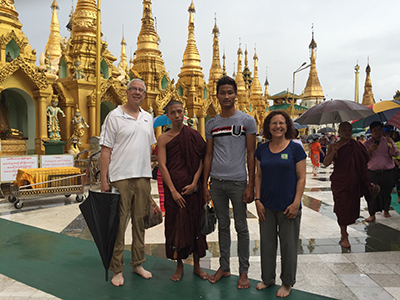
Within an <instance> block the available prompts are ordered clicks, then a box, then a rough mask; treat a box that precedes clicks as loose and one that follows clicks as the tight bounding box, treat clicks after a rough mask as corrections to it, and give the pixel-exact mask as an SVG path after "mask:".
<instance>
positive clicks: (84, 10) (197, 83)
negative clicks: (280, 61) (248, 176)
mask: <svg viewBox="0 0 400 300" xmlns="http://www.w3.org/2000/svg"><path fill="white" fill-rule="evenodd" d="M49 2H51V18H50V16H49V20H50V35H49V38H48V42H47V45H46V47H45V53H42V54H41V55H40V57H39V64H38V66H37V65H36V60H37V57H36V52H35V50H32V48H31V46H30V45H29V42H28V39H27V38H26V37H25V35H24V33H23V32H22V30H21V28H22V24H21V23H20V22H19V20H18V13H17V12H16V11H15V7H14V5H13V3H14V1H12V0H9V1H5V0H3V1H1V0H0V11H1V14H0V21H1V22H0V45H1V51H0V92H1V101H0V105H1V108H2V109H1V119H0V125H1V126H3V127H4V126H6V127H7V126H8V127H9V128H14V129H16V130H19V131H20V132H22V133H23V137H24V139H25V140H26V145H27V149H28V150H27V152H28V153H36V154H43V153H44V147H43V144H42V141H46V140H48V139H49V138H48V124H47V116H46V109H47V107H49V106H50V105H51V101H52V99H53V100H54V99H56V100H58V106H59V107H60V108H61V109H62V111H63V112H64V113H65V117H62V116H61V115H60V116H59V125H60V135H61V140H62V141H65V142H67V143H68V145H67V148H66V149H65V150H67V149H68V147H69V146H70V144H71V141H72V138H73V133H74V128H73V126H72V125H71V122H72V123H73V120H74V116H75V115H76V114H78V113H79V114H80V116H82V117H83V118H84V120H85V121H86V122H87V124H88V125H89V127H88V128H84V134H83V136H82V137H81V138H80V142H81V146H80V147H81V149H82V150H83V149H89V148H90V138H91V137H93V136H97V135H98V134H99V132H100V128H98V127H97V122H96V119H98V116H99V115H100V120H101V122H100V124H102V121H103V120H104V118H105V117H106V115H107V114H108V113H109V112H110V111H111V110H112V109H114V108H115V107H116V106H117V105H121V104H124V103H125V102H126V91H125V90H126V84H127V83H128V82H129V80H131V79H133V78H140V79H142V80H143V81H144V82H145V84H146V87H147V91H146V98H145V101H144V102H143V104H142V108H143V109H145V110H147V111H148V112H150V113H151V114H152V115H153V116H154V117H157V116H160V115H162V114H164V113H165V106H166V105H167V103H168V102H169V101H170V100H172V99H174V100H178V101H180V102H182V103H183V106H184V109H185V111H186V112H187V118H188V123H189V124H190V125H191V126H192V127H194V128H196V129H197V130H198V131H199V132H200V133H201V134H202V135H203V136H204V134H205V123H206V121H207V120H208V119H209V118H212V117H214V116H216V115H217V114H218V113H219V112H220V106H219V103H218V99H217V92H216V83H217V81H218V79H219V78H220V77H221V76H223V75H226V66H225V58H226V57H225V53H224V54H223V56H222V59H223V66H222V68H221V61H220V49H219V35H220V31H219V28H218V26H217V20H216V19H215V24H214V27H213V29H212V34H213V41H212V64H211V66H210V69H209V78H208V83H207V82H206V81H205V79H204V77H205V76H204V73H203V68H202V66H201V60H200V53H199V51H198V49H197V46H196V39H195V18H194V14H195V12H196V10H195V5H194V3H193V1H191V3H190V6H189V8H188V13H189V21H188V39H187V44H186V48H185V51H184V54H183V58H182V66H181V71H180V73H179V75H178V77H179V79H178V81H177V82H174V80H171V79H170V76H169V74H168V73H167V72H166V68H165V66H164V61H163V59H162V53H161V51H160V50H159V42H160V37H159V36H158V33H157V32H156V30H155V21H154V18H153V13H152V1H151V0H143V1H142V8H143V14H142V19H141V30H140V32H139V35H138V37H137V48H136V50H135V51H134V56H133V57H132V58H130V61H129V62H128V61H127V59H128V58H127V54H126V42H125V37H124V35H123V34H122V40H121V54H120V61H119V62H118V63H117V58H116V57H114V56H113V55H112V54H111V53H110V51H109V50H108V49H107V48H108V45H107V43H106V42H105V41H101V48H100V61H101V63H100V72H101V78H100V89H99V95H100V103H101V104H100V111H98V103H97V92H96V63H95V62H96V57H97V52H96V31H97V6H96V1H95V0H77V3H76V6H75V8H74V10H72V11H71V14H70V21H69V24H68V26H67V27H68V28H69V29H70V36H69V37H68V38H61V35H60V26H59V24H58V16H57V10H58V9H59V6H58V3H57V1H56V0H49ZM314 44H315V42H314V40H313V41H312V45H313V47H311V45H310V49H312V54H311V62H312V64H313V66H312V67H311V70H310V78H311V79H310V78H309V82H308V83H307V87H306V90H305V93H304V95H302V96H297V95H294V97H293V95H291V94H290V93H289V92H286V93H284V92H283V93H279V94H277V95H273V96H271V95H269V93H268V83H267V82H266V85H265V92H264V94H263V90H262V86H261V84H260V80H259V72H258V56H257V54H256V53H254V57H253V60H254V68H253V76H252V72H251V70H250V67H249V62H248V51H247V49H245V52H244V57H243V51H242V46H241V44H239V48H238V50H237V68H235V74H234V76H233V77H234V79H235V81H236V83H237V86H238V93H237V101H236V107H237V109H239V110H241V111H243V112H246V113H248V114H249V115H251V116H253V117H254V118H255V119H256V122H257V126H258V131H260V130H261V127H262V123H263V120H264V118H265V117H266V115H267V114H268V111H269V110H274V109H278V108H279V109H286V110H288V108H287V107H286V108H285V107H282V106H281V105H290V103H291V101H292V99H293V98H294V100H296V101H297V100H298V99H301V98H304V100H306V97H307V100H308V99H315V100H317V101H318V100H319V99H320V98H321V97H323V94H322V88H321V87H320V85H319V81H318V77H317V75H316V68H315V53H314V48H315V47H316V44H315V47H314ZM243 63H244V65H243ZM321 95H322V96H321ZM271 99H272V100H273V101H274V105H273V106H271V107H269V100H271ZM17 108H18V109H17ZM295 108H296V114H297V115H299V114H301V113H303V112H304V111H305V110H306V108H304V107H301V106H298V105H296V106H295ZM155 131H156V136H157V137H158V136H159V135H160V134H161V127H158V128H156V129H155Z"/></svg>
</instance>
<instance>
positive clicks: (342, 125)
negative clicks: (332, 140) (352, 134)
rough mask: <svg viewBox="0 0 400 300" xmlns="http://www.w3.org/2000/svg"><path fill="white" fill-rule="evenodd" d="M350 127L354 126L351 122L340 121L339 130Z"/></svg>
mask: <svg viewBox="0 0 400 300" xmlns="http://www.w3.org/2000/svg"><path fill="white" fill-rule="evenodd" d="M349 127H352V126H351V124H350V123H349V122H342V123H340V125H339V130H340V129H341V128H349Z"/></svg>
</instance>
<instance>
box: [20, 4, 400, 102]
mask: <svg viewBox="0 0 400 300" xmlns="http://www.w3.org/2000/svg"><path fill="white" fill-rule="evenodd" d="M52 2H53V0H34V1H33V0H15V8H16V10H17V12H18V13H19V21H20V22H21V23H22V24H23V27H22V30H23V31H24V33H25V35H26V36H27V38H28V39H29V42H30V44H31V45H32V48H35V49H36V51H37V52H38V55H37V58H39V54H40V52H41V51H44V48H45V46H46V43H47V40H48V36H49V33H50V21H51V9H50V5H51V3H52ZM57 2H58V4H59V6H60V10H59V11H58V18H59V21H60V31H61V36H62V37H65V36H66V37H69V32H68V31H67V29H66V27H65V25H66V24H67V22H68V19H69V17H68V15H69V13H70V10H71V6H72V4H73V5H74V7H75V6H76V3H77V0H73V1H71V0H57ZM152 4H153V5H152V8H153V16H154V17H156V20H157V32H158V34H159V36H160V38H161V43H160V47H159V48H160V50H161V52H162V57H163V60H164V62H165V68H166V70H167V71H168V72H169V75H170V77H171V79H172V78H175V81H177V80H178V74H179V72H180V67H181V66H182V58H183V53H184V51H185V47H186V42H187V36H188V29H187V28H188V20H189V13H188V11H187V9H188V7H189V5H190V0H153V1H152ZM194 5H195V7H196V14H195V38H196V42H197V48H198V50H199V53H200V58H201V66H202V68H203V73H204V75H205V80H206V81H207V82H208V76H209V71H210V66H211V60H212V38H213V37H212V29H213V27H214V18H215V14H216V17H217V25H218V27H219V30H220V50H221V51H220V55H221V65H222V54H223V50H224V49H225V55H226V67H227V72H228V75H232V73H233V71H234V64H236V67H237V50H238V47H239V39H241V42H242V50H243V52H244V50H245V47H246V45H247V49H248V52H249V66H250V69H251V70H252V72H253V55H254V47H255V45H256V48H257V55H258V57H259V75H260V82H261V85H263V84H264V81H265V78H266V74H268V81H269V84H270V85H269V92H270V94H276V93H279V92H281V91H283V90H286V89H287V88H289V91H292V85H293V82H292V78H293V71H295V70H296V69H297V68H298V67H299V66H300V65H301V64H302V63H303V62H305V61H306V62H307V63H309V59H310V57H309V48H308V46H309V44H310V41H311V33H312V30H311V26H312V24H314V37H315V41H316V42H317V45H318V48H317V71H318V77H319V80H320V83H321V86H322V89H323V91H324V94H325V97H326V98H327V99H348V100H354V91H355V74H354V66H355V65H356V64H357V62H358V64H359V65H360V101H361V100H362V94H363V91H364V83H365V77H366V74H365V68H366V66H367V59H368V57H369V62H370V66H371V79H372V90H373V93H374V96H375V100H376V101H380V100H381V99H382V100H389V99H393V95H394V94H395V91H396V90H400V22H399V13H400V1H398V0H380V1H378V0H376V1H373V0H335V1H333V0H324V1H322V0H281V1H277V0H275V1H272V0H246V1H244V0H194ZM101 6H102V7H101V12H102V32H103V34H104V36H103V39H104V40H106V41H107V43H108V49H109V50H110V51H111V53H112V54H113V55H114V56H115V57H116V58H117V59H118V61H117V62H119V61H120V53H121V44H120V43H121V39H122V26H123V25H124V28H125V30H124V32H125V33H124V36H125V40H126V42H127V44H128V45H127V54H128V56H129V55H130V53H131V49H132V52H134V51H135V50H136V42H137V36H138V34H139V31H140V28H141V18H142V12H143V4H142V1H141V0H102V1H101ZM128 59H129V58H128ZM117 62H116V63H117ZM37 64H38V63H37ZM235 72H236V70H235ZM308 72H309V70H308V69H307V70H304V71H302V72H299V73H297V74H296V81H295V83H296V88H295V93H296V94H299V93H301V92H302V91H303V90H304V88H305V85H306V82H307V78H308Z"/></svg>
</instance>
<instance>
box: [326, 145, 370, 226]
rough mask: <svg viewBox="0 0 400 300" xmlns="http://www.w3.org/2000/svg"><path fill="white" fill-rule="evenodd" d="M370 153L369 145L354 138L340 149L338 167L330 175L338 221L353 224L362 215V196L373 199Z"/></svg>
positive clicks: (343, 224)
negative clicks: (364, 144)
mask: <svg viewBox="0 0 400 300" xmlns="http://www.w3.org/2000/svg"><path fill="white" fill-rule="evenodd" d="M368 160H369V156H368V153H367V150H366V149H365V147H364V146H363V145H362V144H361V143H360V142H357V141H355V140H353V139H351V140H350V141H349V142H348V143H347V144H345V145H343V146H342V147H340V148H339V150H338V152H337V157H335V158H334V159H333V162H334V170H333V173H332V175H331V177H330V179H331V188H332V194H333V200H334V212H335V214H336V216H337V221H338V224H339V225H341V226H347V225H350V224H353V223H354V222H355V221H356V220H357V219H358V218H359V216H360V197H362V196H365V198H366V199H367V201H369V200H370V198H371V183H370V180H369V177H368V170H367V163H368Z"/></svg>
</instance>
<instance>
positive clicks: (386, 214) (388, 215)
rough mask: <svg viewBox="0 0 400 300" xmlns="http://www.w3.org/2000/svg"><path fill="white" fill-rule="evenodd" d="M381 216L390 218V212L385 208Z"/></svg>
mask: <svg viewBox="0 0 400 300" xmlns="http://www.w3.org/2000/svg"><path fill="white" fill-rule="evenodd" d="M383 216H384V217H385V218H390V217H391V215H390V213H389V212H388V211H386V210H384V211H383Z"/></svg>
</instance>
